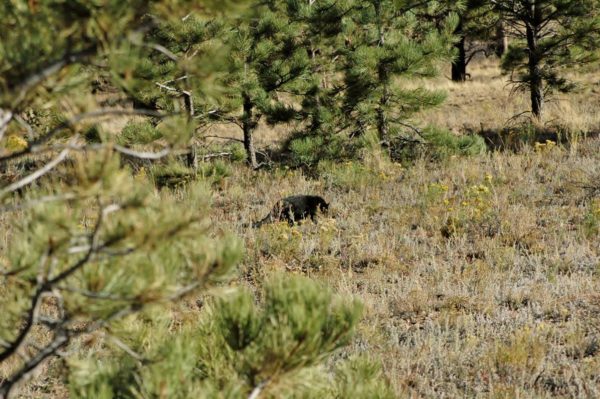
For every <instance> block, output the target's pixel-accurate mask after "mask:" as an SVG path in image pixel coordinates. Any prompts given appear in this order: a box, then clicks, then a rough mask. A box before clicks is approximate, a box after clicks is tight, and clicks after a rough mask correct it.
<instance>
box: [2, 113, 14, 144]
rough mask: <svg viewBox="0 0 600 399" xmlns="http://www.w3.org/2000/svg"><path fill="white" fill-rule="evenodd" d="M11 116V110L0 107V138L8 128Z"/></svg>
mask: <svg viewBox="0 0 600 399" xmlns="http://www.w3.org/2000/svg"><path fill="white" fill-rule="evenodd" d="M12 118H13V113H12V111H10V110H3V109H0V140H2V138H3V137H4V133H6V129H7V128H8V123H9V122H10V121H11V119H12Z"/></svg>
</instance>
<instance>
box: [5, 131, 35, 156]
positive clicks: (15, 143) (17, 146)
mask: <svg viewBox="0 0 600 399" xmlns="http://www.w3.org/2000/svg"><path fill="white" fill-rule="evenodd" d="M28 145H29V144H28V143H27V140H25V139H24V138H23V137H20V136H17V135H16V134H11V135H10V136H8V138H7V139H6V149H7V150H8V151H10V152H18V151H23V150H24V149H25V148H27V146H28Z"/></svg>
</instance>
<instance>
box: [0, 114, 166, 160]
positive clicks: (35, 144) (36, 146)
mask: <svg viewBox="0 0 600 399" xmlns="http://www.w3.org/2000/svg"><path fill="white" fill-rule="evenodd" d="M108 115H145V116H153V117H157V118H165V117H168V116H171V115H174V114H163V113H160V112H156V111H153V110H147V109H120V108H119V109H115V108H101V109H98V110H96V111H91V112H84V113H82V114H78V115H75V116H74V117H72V118H71V119H69V120H68V121H66V122H63V123H61V124H60V125H58V126H57V127H55V128H54V129H52V130H50V131H49V132H48V133H46V134H44V135H42V136H40V137H38V138H37V139H35V140H33V141H31V142H29V143H28V145H27V147H26V148H25V149H23V150H21V151H17V152H13V153H12V154H9V155H6V156H3V157H0V163H2V162H6V161H10V160H12V159H16V158H20V157H22V156H24V155H28V154H34V153H39V152H42V151H44V148H41V146H42V144H45V143H46V142H48V141H49V140H50V139H51V138H52V137H54V136H55V135H57V134H58V133H59V132H61V131H62V130H64V129H71V130H73V127H74V125H75V124H76V123H79V122H81V121H83V120H85V119H91V118H99V117H103V116H108Z"/></svg>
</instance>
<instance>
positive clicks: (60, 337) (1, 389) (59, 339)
mask: <svg viewBox="0 0 600 399" xmlns="http://www.w3.org/2000/svg"><path fill="white" fill-rule="evenodd" d="M68 342H69V336H68V335H67V334H66V333H65V332H64V331H62V332H61V331H59V332H58V333H57V336H56V337H55V338H54V339H53V340H52V342H50V343H49V344H48V345H46V346H45V347H44V348H43V349H42V350H41V351H40V352H38V354H37V355H35V356H34V357H33V358H32V359H31V360H29V361H28V362H26V363H25V364H24V365H23V367H21V368H20V369H19V370H18V371H17V372H16V373H14V374H13V375H11V376H10V377H9V378H7V379H5V380H4V381H2V383H1V384H0V399H8V395H9V394H10V392H11V390H12V389H13V388H14V386H15V384H16V383H17V382H19V381H20V380H21V379H23V378H27V376H28V375H30V373H31V372H32V371H34V370H35V369H36V368H37V367H38V366H39V365H40V364H41V363H42V362H43V361H44V360H46V359H47V358H48V357H50V356H52V355H54V354H55V353H56V352H57V351H58V350H59V349H60V348H62V347H63V346H65V345H66V344H67V343H68Z"/></svg>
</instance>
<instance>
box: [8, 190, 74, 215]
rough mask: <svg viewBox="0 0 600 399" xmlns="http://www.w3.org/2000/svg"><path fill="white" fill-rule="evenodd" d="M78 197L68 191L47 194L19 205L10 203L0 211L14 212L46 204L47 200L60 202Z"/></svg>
mask: <svg viewBox="0 0 600 399" xmlns="http://www.w3.org/2000/svg"><path fill="white" fill-rule="evenodd" d="M75 198H78V197H77V195H75V194H74V193H66V194H60V195H47V196H44V197H40V198H36V199H33V200H31V201H27V202H25V203H21V204H17V205H9V206H5V207H2V208H0V213H3V212H14V211H18V210H22V209H27V208H33V207H34V206H37V205H40V204H44V203H47V202H58V201H69V200H72V199H75Z"/></svg>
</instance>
